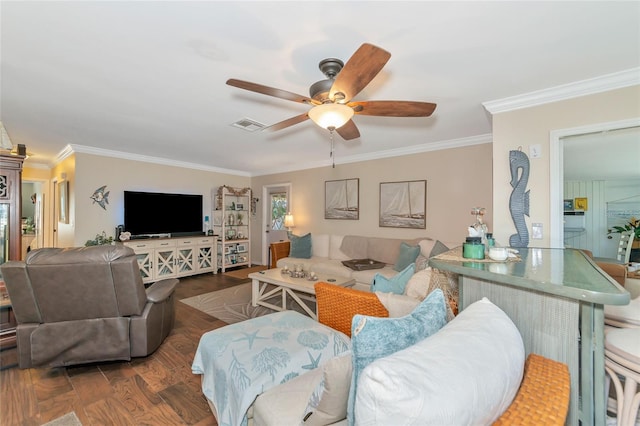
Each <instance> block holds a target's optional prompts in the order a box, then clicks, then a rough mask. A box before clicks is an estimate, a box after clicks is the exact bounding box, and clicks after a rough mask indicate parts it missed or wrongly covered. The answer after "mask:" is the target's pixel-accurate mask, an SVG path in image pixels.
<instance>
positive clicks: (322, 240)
mask: <svg viewBox="0 0 640 426" xmlns="http://www.w3.org/2000/svg"><path fill="white" fill-rule="evenodd" d="M311 253H312V255H313V256H314V257H326V258H328V257H329V234H311Z"/></svg>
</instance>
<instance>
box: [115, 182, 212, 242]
mask: <svg viewBox="0 0 640 426" xmlns="http://www.w3.org/2000/svg"><path fill="white" fill-rule="evenodd" d="M202 226H203V220H202V195H192V194H165V193H160V192H136V191H124V230H125V231H128V232H131V235H132V237H134V238H135V237H141V236H157V235H166V234H171V236H172V237H175V236H187V235H202V233H203V232H202Z"/></svg>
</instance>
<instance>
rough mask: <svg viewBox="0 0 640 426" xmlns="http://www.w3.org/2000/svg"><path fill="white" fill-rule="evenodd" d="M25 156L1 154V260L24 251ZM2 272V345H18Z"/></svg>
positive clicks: (16, 257)
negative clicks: (23, 177)
mask: <svg viewBox="0 0 640 426" xmlns="http://www.w3.org/2000/svg"><path fill="white" fill-rule="evenodd" d="M23 162H24V156H21V155H0V248H1V250H2V252H1V253H0V264H2V263H5V262H7V261H9V260H20V258H21V254H22V226H21V210H22V163H23ZM6 295H7V293H6V289H5V287H4V282H3V281H2V276H1V275H0V349H5V348H10V347H14V346H15V345H16V326H17V323H16V319H15V316H14V315H13V309H12V307H11V301H10V300H9V299H8V298H7V297H6Z"/></svg>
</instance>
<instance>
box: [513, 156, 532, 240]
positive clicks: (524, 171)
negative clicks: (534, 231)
mask: <svg viewBox="0 0 640 426" xmlns="http://www.w3.org/2000/svg"><path fill="white" fill-rule="evenodd" d="M509 166H510V169H511V182H510V183H511V186H512V187H513V191H511V197H510V198H509V211H510V212H511V218H512V219H513V224H514V225H515V226H516V231H518V233H517V234H513V235H511V236H510V237H509V245H510V246H511V247H527V246H528V245H529V231H528V230H527V223H526V222H525V220H524V216H525V215H527V216H529V191H526V188H527V183H528V182H529V157H527V154H525V153H524V152H522V151H521V150H518V151H509Z"/></svg>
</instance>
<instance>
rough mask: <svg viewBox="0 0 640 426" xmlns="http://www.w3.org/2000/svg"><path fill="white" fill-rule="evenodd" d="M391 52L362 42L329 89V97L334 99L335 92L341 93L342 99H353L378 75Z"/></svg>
mask: <svg viewBox="0 0 640 426" xmlns="http://www.w3.org/2000/svg"><path fill="white" fill-rule="evenodd" d="M390 57H391V53H389V52H387V51H386V50H384V49H381V48H379V47H377V46H374V45H373V44H369V43H364V44H363V45H362V46H360V47H359V48H358V50H356V52H355V53H354V54H353V56H351V58H349V60H348V61H347V63H346V64H345V65H344V67H343V68H342V70H341V71H340V72H339V73H338V75H337V76H336V79H335V81H334V83H333V86H331V90H330V91H329V99H331V100H336V99H335V95H336V93H343V94H344V100H345V102H346V101H350V100H351V99H353V98H354V97H355V96H356V95H357V94H358V93H360V91H361V90H362V89H364V88H365V87H366V86H367V84H369V83H370V82H371V80H373V78H374V77H375V76H376V75H378V73H379V72H380V70H381V69H382V68H383V67H384V65H385V64H386V63H387V61H388V60H389V58H390Z"/></svg>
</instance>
